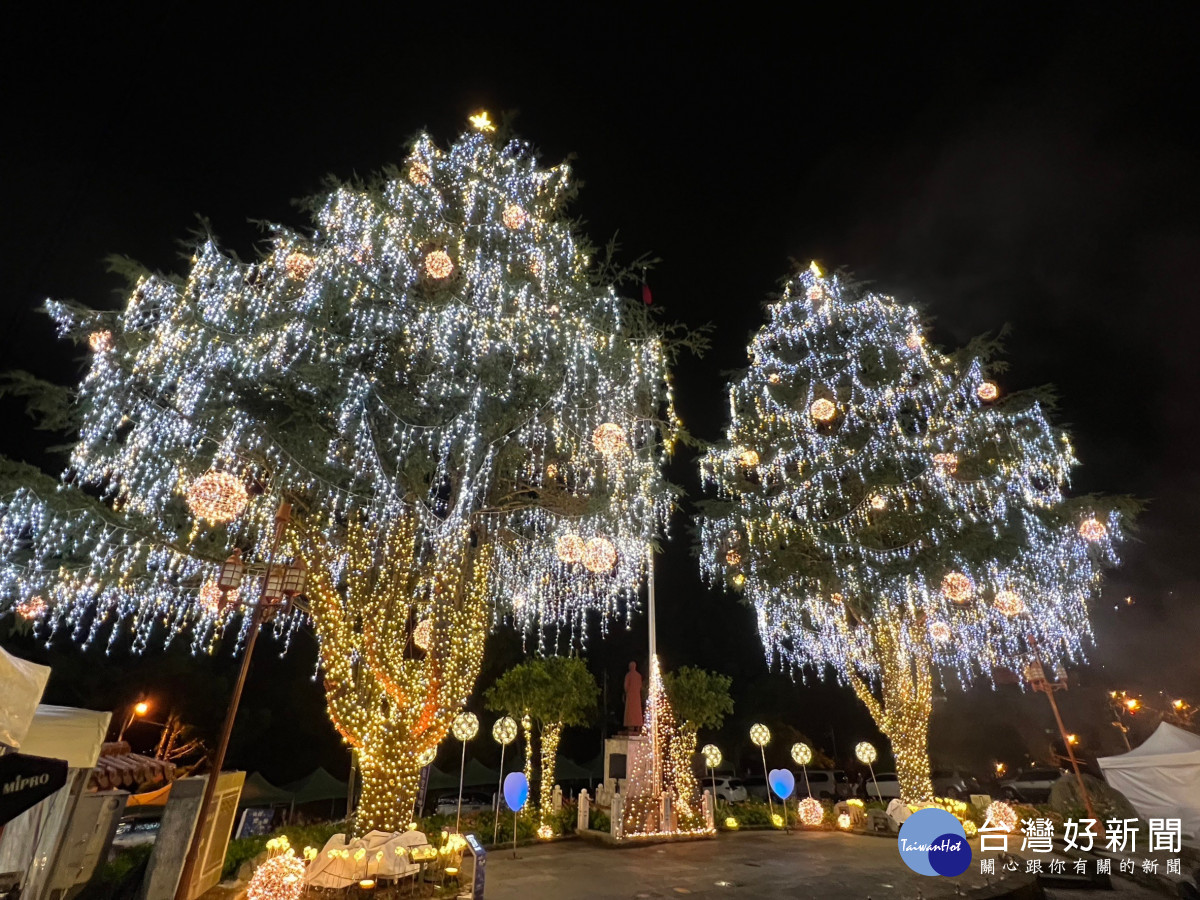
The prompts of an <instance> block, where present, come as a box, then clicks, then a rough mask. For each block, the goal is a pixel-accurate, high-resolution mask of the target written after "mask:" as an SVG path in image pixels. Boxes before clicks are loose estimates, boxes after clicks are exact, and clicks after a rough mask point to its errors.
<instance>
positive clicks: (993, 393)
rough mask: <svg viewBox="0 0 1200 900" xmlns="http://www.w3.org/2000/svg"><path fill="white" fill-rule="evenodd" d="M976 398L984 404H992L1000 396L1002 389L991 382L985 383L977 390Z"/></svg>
mask: <svg viewBox="0 0 1200 900" xmlns="http://www.w3.org/2000/svg"><path fill="white" fill-rule="evenodd" d="M975 396H977V397H978V398H979V399H980V400H982V401H983V402H984V403H991V402H992V401H993V400H995V399H996V398H997V397H999V396H1000V388H998V387H996V385H995V383H993V382H991V381H985V382H983V383H982V384H981V385H979V387H977V388H976V389H975Z"/></svg>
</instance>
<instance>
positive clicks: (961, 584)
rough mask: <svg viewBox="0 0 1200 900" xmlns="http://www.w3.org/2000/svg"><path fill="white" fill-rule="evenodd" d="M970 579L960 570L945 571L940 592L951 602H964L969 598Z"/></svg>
mask: <svg viewBox="0 0 1200 900" xmlns="http://www.w3.org/2000/svg"><path fill="white" fill-rule="evenodd" d="M972 587H973V586H972V584H971V579H970V578H968V577H967V576H966V575H964V574H963V573H962V572H947V573H946V575H945V576H944V577H943V578H942V593H943V594H945V596H946V599H947V600H949V601H950V602H951V603H966V602H967V601H968V600H970V599H971V590H972Z"/></svg>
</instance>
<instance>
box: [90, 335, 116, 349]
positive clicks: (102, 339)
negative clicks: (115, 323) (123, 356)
mask: <svg viewBox="0 0 1200 900" xmlns="http://www.w3.org/2000/svg"><path fill="white" fill-rule="evenodd" d="M88 346H89V347H91V348H92V352H93V353H107V352H108V351H109V350H111V349H112V348H113V333H112V332H111V331H108V330H102V331H93V332H92V333H91V334H89V335H88Z"/></svg>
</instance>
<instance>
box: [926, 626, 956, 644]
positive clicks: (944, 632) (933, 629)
mask: <svg viewBox="0 0 1200 900" xmlns="http://www.w3.org/2000/svg"><path fill="white" fill-rule="evenodd" d="M950 634H951V632H950V626H949V625H947V624H946V623H945V622H942V621H940V620H938V621H935V622H930V623H929V636H930V637H931V638H933V639H934V640H935V641H937V642H938V643H939V644H944V643H946V641H948V640H950Z"/></svg>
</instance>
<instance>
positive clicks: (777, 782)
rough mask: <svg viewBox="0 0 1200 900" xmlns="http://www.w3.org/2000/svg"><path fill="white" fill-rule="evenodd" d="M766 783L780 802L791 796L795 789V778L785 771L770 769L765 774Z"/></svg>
mask: <svg viewBox="0 0 1200 900" xmlns="http://www.w3.org/2000/svg"><path fill="white" fill-rule="evenodd" d="M767 782H768V783H769V784H770V785H771V790H773V791H774V792H775V796H776V797H778V798H779V799H780V800H786V799H787V798H788V797H790V796H792V791H793V790H795V788H796V777H795V776H794V775H793V774H792V773H791V772H789V771H788V770H787V769H772V770H771V771H770V772H768V773H767Z"/></svg>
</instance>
